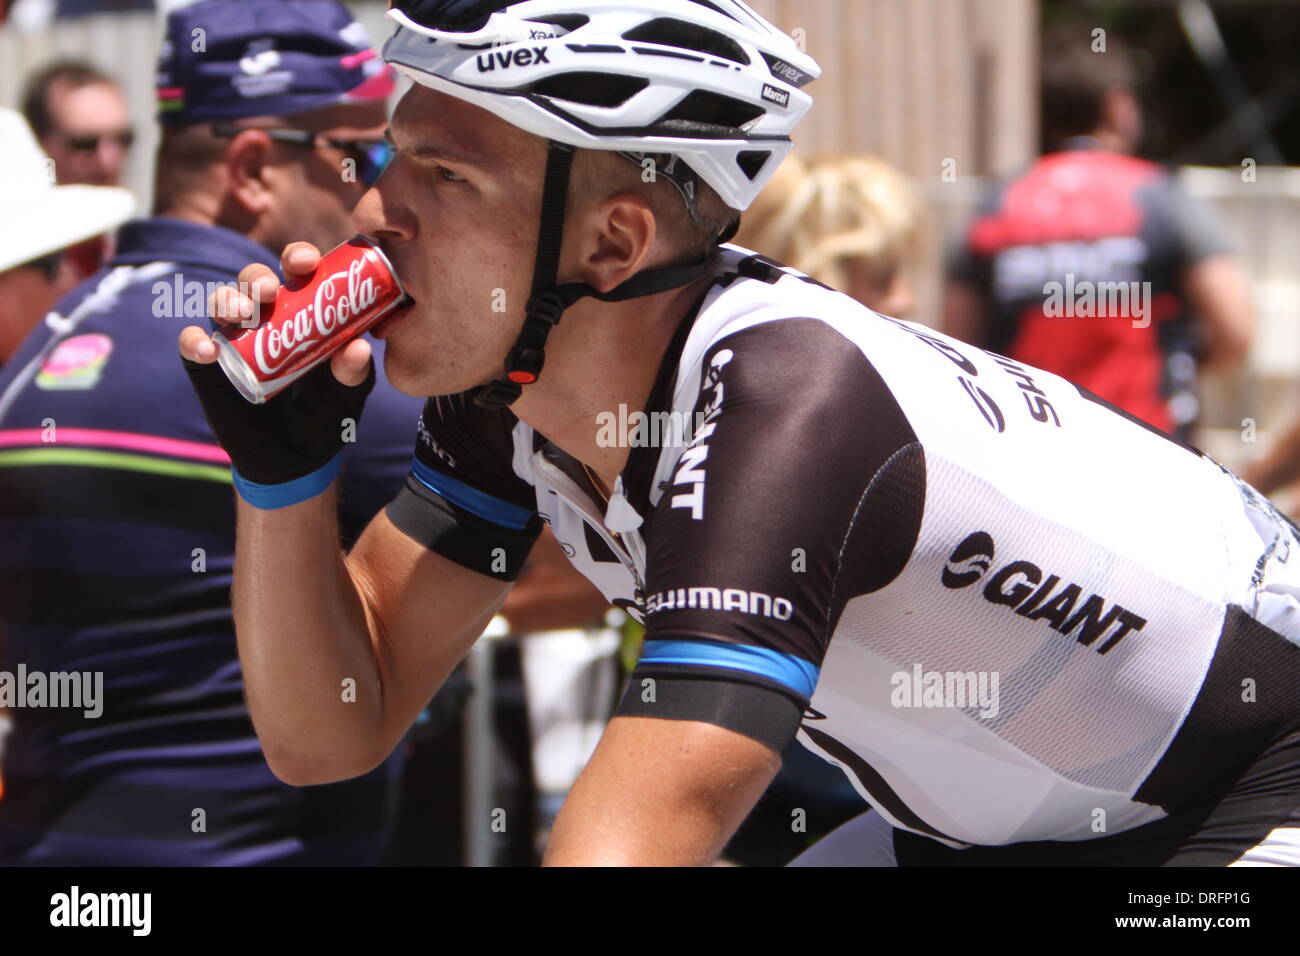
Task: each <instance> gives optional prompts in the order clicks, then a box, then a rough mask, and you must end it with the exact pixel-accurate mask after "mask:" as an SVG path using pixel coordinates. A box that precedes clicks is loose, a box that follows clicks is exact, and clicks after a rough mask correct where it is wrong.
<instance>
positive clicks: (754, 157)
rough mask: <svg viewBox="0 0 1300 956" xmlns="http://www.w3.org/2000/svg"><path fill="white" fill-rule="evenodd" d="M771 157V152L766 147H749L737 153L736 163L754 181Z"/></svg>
mask: <svg viewBox="0 0 1300 956" xmlns="http://www.w3.org/2000/svg"><path fill="white" fill-rule="evenodd" d="M771 157H772V154H771V152H769V151H768V150H766V149H747V150H744V151H743V152H741V153H739V154H737V156H736V165H737V166H739V167H740V170H741V172H743V173H744V174H745V175H746V176H748V177H749V181H750V182H753V181H754V180H755V179H757V178H758V174H759V173H760V172H762V171H763V167H764V166H766V165H767V161H768V160H769V159H770V158H771Z"/></svg>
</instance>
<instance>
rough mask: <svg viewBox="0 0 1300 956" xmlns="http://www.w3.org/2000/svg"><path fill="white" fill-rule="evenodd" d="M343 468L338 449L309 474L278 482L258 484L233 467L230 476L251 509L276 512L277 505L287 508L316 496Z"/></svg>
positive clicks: (340, 452) (341, 453) (341, 456)
mask: <svg viewBox="0 0 1300 956" xmlns="http://www.w3.org/2000/svg"><path fill="white" fill-rule="evenodd" d="M342 467H343V452H342V450H340V451H339V453H338V454H337V455H335V456H334V457H333V458H331V459H330V460H329V461H327V462H326V463H325V464H323V465H321V466H320V467H319V468H317V469H316V470H315V471H313V472H311V473H310V474H307V475H303V476H302V477H301V478H295V479H294V480H293V481H286V482H284V483H283V484H279V485H259V484H258V483H257V482H255V481H249V480H248V479H247V478H245V477H244V476H243V475H241V474H240V473H239V472H238V471H236V470H235V469H234V468H231V469H230V476H231V478H232V479H233V480H234V483H235V490H236V491H237V492H239V497H241V498H243V499H244V500H245V501H247V502H248V503H249V504H250V505H252V506H253V507H254V508H261V509H262V510H263V511H275V510H276V509H277V508H287V507H289V506H290V505H296V504H298V503H299V502H302V501H307V500H308V499H310V498H315V497H316V496H317V495H319V494H320V493H321V492H322V491H324V490H325V489H326V488H328V487H329V486H330V485H331V484H332V483H333V481H334V479H335V478H337V477H338V474H339V469H340V468H342Z"/></svg>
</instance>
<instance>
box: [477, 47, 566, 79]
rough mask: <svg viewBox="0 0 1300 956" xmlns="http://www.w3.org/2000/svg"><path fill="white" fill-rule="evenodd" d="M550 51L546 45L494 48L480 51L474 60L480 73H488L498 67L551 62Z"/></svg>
mask: <svg viewBox="0 0 1300 956" xmlns="http://www.w3.org/2000/svg"><path fill="white" fill-rule="evenodd" d="M548 53H549V51H548V50H547V49H546V47H544V46H535V47H533V48H532V49H531V50H493V51H492V52H491V53H480V54H479V55H478V57H477V58H476V59H475V60H474V65H475V66H477V67H478V71H479V72H480V73H488V72H491V71H492V70H495V69H496V68H497V67H501V69H503V70H506V69H509V68H510V67H512V66H536V65H537V64H538V63H550V62H551V61H550V60H549V59H547V55H548Z"/></svg>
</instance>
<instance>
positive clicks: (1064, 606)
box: [940, 531, 1147, 654]
mask: <svg viewBox="0 0 1300 956" xmlns="http://www.w3.org/2000/svg"><path fill="white" fill-rule="evenodd" d="M993 554H994V548H993V536H992V535H990V534H989V533H988V532H987V531H974V532H972V533H970V534H968V535H967V536H966V537H965V538H963V539H962V540H961V541H960V542H959V543H958V545H957V547H955V548H954V549H953V551H952V554H950V555H949V556H948V561H947V563H946V564H945V565H944V567H943V571H942V572H941V573H940V580H941V581H942V582H943V586H944V587H946V588H952V589H953V590H957V589H959V588H966V587H970V586H971V585H972V584H974V583H975V582H977V581H979V580H980V579H981V578H983V577H984V576H985V575H989V570H990V569H991V568H992V567H993ZM981 593H982V595H983V597H984V600H986V601H988V602H989V603H990V604H995V605H1001V606H1003V607H1006V608H1009V609H1011V610H1012V611H1014V612H1015V613H1016V614H1018V615H1020V616H1021V617H1023V618H1027V619H1028V620H1031V621H1046V622H1047V623H1048V625H1049V626H1050V627H1051V628H1052V630H1054V631H1059V632H1060V633H1061V634H1066V635H1073V636H1074V637H1075V639H1076V640H1077V641H1078V642H1079V643H1080V644H1082V645H1084V646H1085V647H1092V646H1093V645H1094V644H1096V642H1097V639H1098V638H1100V637H1102V636H1103V635H1105V636H1106V639H1105V640H1104V641H1102V642H1101V643H1100V644H1097V646H1096V647H1095V648H1094V650H1096V651H1097V653H1098V654H1105V653H1107V652H1108V651H1110V650H1111V649H1112V648H1113V647H1115V645H1116V644H1118V643H1119V642H1120V640H1121V639H1123V638H1124V636H1125V635H1127V634H1128V633H1129V632H1131V631H1140V630H1142V628H1143V627H1145V626H1146V623H1147V621H1146V618H1144V617H1140V616H1139V615H1137V614H1134V613H1133V612H1132V611H1129V610H1127V609H1125V608H1123V607H1121V606H1120V605H1118V604H1115V603H1111V602H1108V601H1107V600H1106V598H1104V597H1102V596H1101V595H1100V594H1095V593H1094V594H1089V595H1088V597H1087V598H1084V599H1083V600H1082V601H1080V598H1083V593H1084V592H1083V587H1082V586H1081V585H1079V584H1074V583H1072V582H1068V581H1065V582H1063V581H1062V579H1061V576H1060V575H1058V574H1046V575H1045V574H1044V572H1043V569H1042V568H1040V567H1039V566H1038V565H1036V564H1034V563H1033V562H1031V561H1023V560H1019V561H1010V562H1008V563H1007V564H1004V565H1003V566H1002V567H1000V568H998V570H997V571H995V572H994V573H993V574H991V575H989V576H988V582H987V583H986V584H985V585H984V587H983V588H982V590H981Z"/></svg>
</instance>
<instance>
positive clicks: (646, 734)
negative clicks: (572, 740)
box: [546, 717, 781, 866]
mask: <svg viewBox="0 0 1300 956" xmlns="http://www.w3.org/2000/svg"><path fill="white" fill-rule="evenodd" d="M780 768H781V757H780V755H778V754H777V753H776V752H775V751H774V750H772V749H771V748H769V747H767V746H766V745H764V744H761V743H759V742H758V741H757V740H753V739H751V738H749V737H746V736H744V735H743V734H739V733H736V732H735V731H733V730H727V729H726V728H723V727H718V726H715V725H713V724H708V723H701V722H697V721H683V720H652V719H649V718H646V717H615V718H614V719H613V720H612V721H611V722H610V724H609V727H608V728H607V729H606V730H605V735H604V736H603V737H602V738H601V741H600V745H599V746H598V747H597V748H596V752H595V753H594V754H593V755H592V757H591V760H590V761H588V763H587V767H586V769H585V770H583V772H582V776H581V777H579V778H578V782H577V783H576V784H575V785H574V787H573V789H572V790H571V791H570V792H569V796H568V798H567V799H566V800H565V802H564V808H563V809H562V810H561V811H560V815H559V817H558V818H557V819H556V821H555V826H554V828H553V829H552V830H551V838H550V843H549V845H548V847H547V851H546V865H547V866H570V865H586V866H703V865H706V864H708V863H709V862H711V861H712V860H713V859H715V858H716V857H717V856H718V854H719V853H721V852H722V848H723V847H724V846H726V844H727V841H728V840H729V839H730V838H731V835H732V834H733V833H735V832H736V829H737V828H738V827H739V826H740V824H741V823H743V822H744V820H745V817H746V815H748V813H749V811H750V810H751V809H752V808H753V806H754V804H755V803H757V802H758V798H759V797H761V796H762V795H763V791H764V790H766V789H767V785H768V784H769V783H771V781H772V778H773V777H774V776H775V775H776V772H777V771H778V770H779V769H780Z"/></svg>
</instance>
